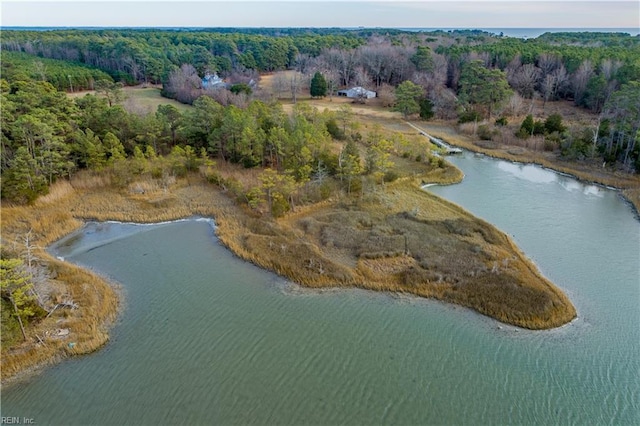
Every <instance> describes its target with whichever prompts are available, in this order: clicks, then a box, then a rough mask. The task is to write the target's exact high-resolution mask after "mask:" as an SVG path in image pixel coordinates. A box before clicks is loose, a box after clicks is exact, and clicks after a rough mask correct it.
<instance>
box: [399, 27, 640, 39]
mask: <svg viewBox="0 0 640 426" xmlns="http://www.w3.org/2000/svg"><path fill="white" fill-rule="evenodd" d="M398 29H400V30H406V31H425V32H430V31H455V30H460V31H464V30H480V31H486V32H488V33H493V34H496V35H499V34H500V33H502V34H503V35H504V36H505V37H514V38H537V37H540V36H541V35H542V34H544V33H581V32H590V33H628V34H630V35H632V36H638V35H640V28H398Z"/></svg>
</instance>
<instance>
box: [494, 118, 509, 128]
mask: <svg viewBox="0 0 640 426" xmlns="http://www.w3.org/2000/svg"><path fill="white" fill-rule="evenodd" d="M507 124H508V122H507V117H504V116H503V117H500V118H498V119H497V120H496V126H506V125H507Z"/></svg>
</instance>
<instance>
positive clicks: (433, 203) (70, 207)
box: [2, 166, 576, 386]
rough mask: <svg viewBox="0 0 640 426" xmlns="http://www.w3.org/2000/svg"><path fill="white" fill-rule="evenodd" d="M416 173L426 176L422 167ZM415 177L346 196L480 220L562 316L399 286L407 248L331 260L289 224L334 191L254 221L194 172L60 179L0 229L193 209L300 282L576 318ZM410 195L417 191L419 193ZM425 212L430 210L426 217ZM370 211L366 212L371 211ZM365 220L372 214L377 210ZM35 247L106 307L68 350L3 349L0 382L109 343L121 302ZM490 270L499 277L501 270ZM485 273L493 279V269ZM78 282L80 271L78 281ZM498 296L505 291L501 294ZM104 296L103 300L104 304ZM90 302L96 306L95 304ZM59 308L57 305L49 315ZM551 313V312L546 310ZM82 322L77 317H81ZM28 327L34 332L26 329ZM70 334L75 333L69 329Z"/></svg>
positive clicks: (237, 249) (247, 252) (241, 250)
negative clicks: (108, 182)
mask: <svg viewBox="0 0 640 426" xmlns="http://www.w3.org/2000/svg"><path fill="white" fill-rule="evenodd" d="M449 167H450V168H451V169H452V170H453V169H455V170H456V171H457V173H458V174H457V178H456V179H452V177H451V176H443V174H442V173H440V174H436V175H435V176H430V177H431V178H432V179H434V180H436V181H437V180H440V181H442V183H448V184H451V183H452V180H459V179H461V177H462V173H461V172H460V171H459V170H458V169H457V168H453V167H452V166H449ZM423 177H425V178H428V177H427V176H423ZM438 178H439V179H438ZM416 179H417V180H416ZM419 179H420V177H417V178H401V179H399V180H398V181H397V182H394V183H390V184H387V187H386V188H385V189H382V190H381V191H380V192H376V193H375V196H374V197H373V198H372V199H371V200H369V201H366V202H365V205H364V206H360V207H358V203H357V202H356V204H353V207H356V208H363V209H364V210H362V211H363V212H374V213H375V214H380V215H382V216H381V217H387V216H389V215H390V216H389V217H391V216H393V217H396V216H397V215H400V217H401V216H402V215H406V213H404V211H401V210H398V206H400V205H406V204H407V203H406V202H403V200H404V201H406V199H409V200H413V201H414V202H415V203H416V204H415V205H416V206H418V205H419V206H421V208H420V209H419V210H420V211H421V212H422V211H424V212H425V213H424V215H427V216H424V215H423V216H424V217H422V218H416V219H411V218H409V222H410V223H418V224H420V223H440V222H438V221H440V220H443V219H442V218H443V217H444V218H458V219H455V220H462V221H463V223H466V222H464V221H468V222H469V224H467V225H463V226H477V227H479V228H478V231H474V232H478V233H480V235H484V237H480V239H479V240H477V239H476V240H474V241H477V244H485V243H483V242H482V241H484V240H483V238H484V239H487V238H489V239H490V240H492V241H493V242H491V243H488V244H489V245H487V250H489V251H488V253H493V251H494V250H497V251H496V255H499V256H506V255H507V254H509V256H515V258H518V259H519V260H514V262H516V264H517V265H522V266H517V265H516V269H517V270H519V271H521V272H517V273H518V274H520V273H524V274H525V276H527V277H529V278H523V279H525V281H526V280H529V279H533V280H535V281H539V282H540V283H542V287H535V286H538V284H535V286H534V287H535V288H540V289H542V290H536V291H543V292H548V295H549V296H550V297H553V298H556V297H558V298H559V299H557V304H558V305H560V306H565V304H566V307H567V309H568V311H567V312H566V313H567V314H568V316H566V319H562V318H564V317H562V316H561V317H560V319H554V320H553V321H552V322H549V323H545V322H544V321H543V322H541V323H531V324H530V325H529V326H526V325H523V324H522V323H517V322H514V319H511V320H510V318H512V317H510V314H506V315H505V314H500V312H494V311H490V310H489V311H487V309H486V308H483V304H484V303H485V302H481V301H480V302H477V301H476V302H474V300H476V299H477V298H478V297H480V299H478V300H481V299H482V297H484V296H483V295H482V294H480V295H478V294H476V295H475V296H472V297H471V298H470V299H466V296H464V295H463V294H461V295H459V296H456V295H455V294H453V296H452V294H450V293H451V291H454V293H455V291H456V290H455V288H457V287H449V286H448V285H447V284H446V283H445V282H443V283H442V284H439V282H440V281H438V283H433V284H429V285H428V286H427V287H425V286H423V285H420V286H418V287H411V286H409V287H407V286H406V284H402V282H401V281H398V278H397V277H396V275H397V273H398V272H397V271H398V270H397V267H398V264H400V265H402V264H404V265H405V266H406V263H407V262H409V263H410V264H413V263H415V261H413V260H411V258H409V257H407V255H406V254H401V253H398V252H395V253H392V254H390V256H391V257H388V255H386V254H385V255H383V257H377V255H375V256H374V257H373V258H370V257H365V258H360V259H359V260H358V259H357V258H356V264H355V265H354V266H351V267H350V266H347V265H346V264H343V263H342V262H341V261H339V260H338V261H336V259H335V257H332V256H331V253H328V252H326V249H321V248H320V247H321V246H320V245H317V246H316V245H314V244H313V242H312V241H311V242H309V241H310V240H304V241H305V244H299V240H300V236H301V234H300V232H301V230H300V229H298V228H297V226H298V224H299V221H300V220H302V219H305V218H307V219H309V218H311V219H313V217H314V215H317V214H322V213H323V212H325V211H329V212H331V211H333V212H336V213H338V214H339V213H340V209H341V207H339V204H340V203H344V202H345V200H342V201H340V200H339V199H338V200H336V199H333V200H330V201H329V202H327V203H320V205H318V206H315V205H312V206H308V207H307V208H306V209H305V207H303V208H302V209H300V210H299V211H295V212H292V213H290V214H289V215H287V216H285V217H284V218H283V219H279V220H271V219H269V220H262V221H261V220H260V219H258V218H256V217H253V216H252V215H251V214H249V212H247V211H246V210H245V209H244V208H243V207H242V206H241V205H238V204H237V203H236V201H234V200H231V199H230V198H229V197H227V196H226V195H225V194H224V193H222V191H220V190H219V189H215V188H213V187H212V186H210V185H209V184H206V183H205V182H203V181H202V180H201V179H200V180H195V179H193V177H192V178H191V179H185V181H182V182H179V183H177V184H176V187H175V188H172V189H171V190H170V192H169V194H157V193H156V194H147V195H145V196H144V197H140V196H136V195H133V194H125V193H122V192H121V191H114V190H112V189H109V188H90V189H75V188H73V187H72V185H71V184H69V183H67V189H66V192H64V191H63V193H62V195H60V196H58V198H57V199H53V200H47V201H46V202H37V203H36V205H35V206H32V207H16V208H5V209H3V214H4V215H5V218H7V216H8V220H4V221H3V224H2V226H3V234H4V237H6V236H7V234H9V235H12V234H13V235H14V236H15V235H19V232H20V229H22V230H23V231H24V228H25V227H28V226H31V227H32V229H33V228H36V234H37V235H39V237H40V239H39V241H38V243H40V244H41V245H44V246H47V247H48V246H49V245H51V244H52V243H54V242H55V241H59V240H60V239H61V238H64V237H65V236H67V235H70V234H72V233H73V232H76V231H77V230H79V229H81V228H82V226H84V224H85V223H86V222H87V221H89V220H95V221H116V222H125V223H126V222H128V223H135V224H153V223H163V222H170V221H175V220H189V219H190V218H194V217H198V216H199V217H202V218H204V220H210V221H211V222H212V225H213V228H214V232H215V234H216V236H217V237H218V239H219V241H220V243H221V244H222V245H223V246H224V247H225V248H227V249H228V250H230V251H231V252H232V253H233V254H234V255H235V256H237V257H238V258H240V259H243V260H244V261H248V262H251V263H253V264H255V265H257V266H259V267H261V268H263V269H265V270H268V271H271V272H273V273H276V274H278V275H280V276H282V277H285V278H286V279H288V280H290V281H292V282H295V283H296V284H298V285H300V286H303V287H308V288H331V287H354V288H361V289H366V290H371V291H385V292H391V293H408V294H412V295H414V296H416V297H422V298H429V299H434V300H440V301H444V302H447V303H449V304H452V305H457V306H461V307H466V308H470V309H472V310H474V311H476V312H478V313H480V314H482V315H484V316H489V317H492V318H493V319H495V320H497V321H499V322H502V323H504V324H508V325H513V326H516V327H523V328H529V329H551V328H555V327H558V326H561V325H563V324H566V323H569V322H571V321H572V320H573V319H574V318H575V316H576V315H575V309H574V308H573V305H572V304H571V302H570V301H569V300H568V298H566V296H565V295H564V293H563V292H562V290H561V289H560V288H558V287H556V286H555V285H554V284H553V283H551V282H550V281H548V280H547V279H546V278H545V277H544V276H542V275H541V274H540V273H539V271H538V270H537V267H536V265H535V264H534V263H532V262H531V261H530V260H528V259H527V258H526V256H525V255H524V254H523V253H522V252H521V251H520V250H519V248H518V247H517V246H516V245H515V243H514V242H513V241H511V240H510V239H509V237H508V236H506V235H505V234H504V233H502V232H501V231H499V230H497V229H496V228H495V227H493V225H491V224H489V223H487V222H485V221H483V220H481V219H479V218H476V217H475V216H473V215H471V214H470V213H469V212H467V211H466V210H464V209H462V208H461V207H460V206H457V205H456V204H454V203H451V202H449V201H447V200H444V199H441V198H440V197H437V196H435V195H433V194H429V193H428V192H426V191H424V190H423V189H422V188H420V186H419ZM418 194H422V195H418ZM157 197H160V199H161V200H165V201H166V203H164V202H163V203H160V207H158V198H157ZM163 197H164V198H163ZM376 197H377V198H376ZM394 197H396V198H394ZM397 197H405V198H397ZM416 197H417V198H419V200H418V199H417V198H416ZM165 204H168V205H169V206H170V207H168V208H166V206H165ZM385 206H386V207H385ZM390 206H393V207H390ZM353 207H351V208H353ZM431 207H435V209H436V210H438V209H444V210H442V211H441V212H437V211H430V210H433V209H431ZM345 214H346V213H345ZM371 214H373V213H371ZM421 214H422V213H421ZM434 214H435V216H433V215H434ZM374 216H375V215H374ZM374 216H372V218H373V217H374ZM42 217H50V218H53V222H46V221H42V220H41V218H42ZM376 217H377V216H376ZM80 218H82V219H80ZM18 219H20V220H18ZM22 219H24V220H22ZM372 220H374V221H375V220H379V219H372ZM412 221H413V222H412ZM434 221H436V222H434ZM18 222H19V223H18ZM375 223H377V222H375ZM383 225H384V224H383ZM262 226H266V227H267V228H269V229H270V231H269V232H270V233H272V232H275V234H274V236H273V237H268V236H267V234H262V233H261V232H260V231H259V230H256V229H258V228H260V227H262ZM27 229H28V228H27ZM434 229H436V228H434ZM7 231H8V232H7ZM425 232H426V231H425ZM439 232H444V234H441V235H443V236H445V237H447V238H449V239H450V241H453V242H456V241H457V242H458V243H459V242H461V241H462V240H461V237H460V236H457V232H460V231H453V232H452V231H450V230H448V228H445V229H444V230H442V229H441V230H440V231H439ZM464 232H467V231H464ZM494 234H495V235H494ZM438 235H440V234H438ZM418 237H419V235H418ZM303 238H304V237H303ZM465 238H467V237H465ZM474 238H475V237H474ZM266 239H268V240H269V241H271V242H276V243H278V242H280V243H282V242H284V243H286V244H287V245H289V246H290V247H291V249H292V250H294V251H295V252H296V254H297V255H299V254H300V253H302V256H306V257H304V258H305V259H308V258H312V259H318V260H319V261H320V262H321V265H323V268H324V269H325V270H326V271H320V273H316V272H313V273H311V272H309V271H308V270H307V268H306V267H305V266H303V264H304V262H298V263H296V262H295V261H292V262H293V263H291V264H287V263H286V261H287V260H288V259H286V258H287V257H288V256H283V255H282V253H280V251H278V252H277V253H269V252H268V250H267V249H265V248H264V247H262V245H263V244H264V243H265V241H266ZM296 244H298V245H299V247H298V246H296ZM405 244H406V243H405ZM455 244H457V243H455ZM474 244H476V243H474ZM265 247H266V246H265ZM38 255H39V256H41V257H42V258H43V259H45V261H46V262H48V263H49V264H50V266H51V267H54V268H55V269H56V271H58V274H59V276H61V277H60V280H63V282H65V284H66V285H67V286H69V287H70V288H71V287H73V286H77V287H78V288H81V287H82V285H81V284H79V283H76V284H74V283H73V282H71V281H69V279H68V278H67V281H64V279H65V276H64V274H63V272H65V273H66V274H67V275H68V276H71V274H76V275H77V274H80V275H81V276H82V277H83V278H84V277H88V276H91V277H93V279H94V280H97V281H99V282H100V283H101V287H100V292H98V287H96V293H99V294H98V297H97V299H95V300H94V301H93V302H92V301H84V302H83V303H82V304H81V306H82V308H83V309H85V311H84V312H85V313H86V312H87V311H86V309H88V310H89V311H91V312H93V311H94V310H97V309H95V308H96V306H102V305H107V306H106V308H105V307H104V306H103V309H102V310H100V312H99V314H97V316H96V315H93V316H92V321H93V323H92V324H91V325H90V326H89V327H88V328H89V330H88V331H87V333H86V334H85V335H83V336H84V340H80V339H77V340H78V344H77V346H76V347H75V348H74V349H71V350H69V349H68V348H66V347H65V343H66V340H65V341H64V342H62V344H58V345H57V346H54V347H53V348H51V349H53V350H49V351H48V352H47V353H46V354H33V356H32V358H30V360H29V358H28V359H27V360H26V361H25V360H24V359H23V360H21V362H23V363H24V364H14V365H10V367H11V368H9V369H7V368H6V363H7V354H6V353H5V352H4V351H3V354H2V355H3V360H2V361H3V362H2V364H3V368H2V384H3V385H5V386H6V385H8V384H10V383H14V382H16V381H21V380H22V379H23V378H27V377H30V376H31V375H33V374H36V373H38V372H40V371H41V370H42V368H45V367H46V366H48V365H51V364H52V363H56V362H58V361H61V360H63V359H65V358H67V357H69V356H73V355H80V354H86V353H91V352H94V351H96V350H98V349H100V348H101V347H103V346H104V345H105V344H106V343H107V342H108V340H109V331H110V329H111V327H112V325H113V323H114V321H116V320H117V318H118V315H119V313H120V312H121V309H122V303H123V299H124V298H123V294H122V291H121V289H120V291H119V290H118V285H117V284H114V283H112V282H109V281H108V279H107V278H106V277H103V276H100V275H98V274H96V273H95V272H93V271H90V270H86V269H84V268H81V267H79V266H77V265H74V264H72V263H69V262H65V261H60V260H57V259H55V258H54V256H53V255H52V254H50V253H48V252H46V251H45V252H39V253H38ZM492 256H494V255H492ZM403 262H404V263H403ZM292 265H293V266H292ZM295 265H297V266H295ZM371 268H373V269H371ZM376 268H382V269H376ZM394 268H396V269H394ZM411 268H413V266H411V267H410V269H411ZM436 268H437V267H436ZM375 271H378V272H375ZM437 271H438V269H436V272H437ZM325 272H326V273H325ZM501 274H502V273H501ZM491 276H493V277H500V275H491ZM84 279H88V278H84ZM479 279H480V278H479ZM488 279H490V280H495V279H497V278H488ZM485 280H486V278H485ZM82 281H83V280H82V279H81V280H80V282H82ZM97 281H96V282H97ZM427 282H428V281H427ZM480 282H482V281H479V282H478V283H479V285H480ZM416 285H417V284H416ZM527 285H529V284H527ZM534 287H532V288H534ZM477 291H480V290H477ZM477 291H476V292H477ZM486 297H491V296H486ZM505 297H506V298H507V299H508V296H505ZM545 297H546V296H545ZM74 300H75V296H74ZM105 301H107V302H108V303H104V302H105ZM478 303H480V304H478ZM554 303H556V302H554ZM94 304H96V305H95V306H94ZM557 309H565V308H557ZM492 312H493V313H492ZM521 313H522V312H521ZM59 314H60V313H59V312H58V315H59ZM58 315H53V316H52V317H51V318H52V319H55V318H56V317H58ZM553 315H554V318H555V314H553ZM79 317H82V315H80V314H79ZM513 318H515V317H513ZM58 319H59V317H58ZM82 321H84V318H83V320H82ZM44 322H45V321H43V323H44ZM534 324H538V325H534ZM544 324H546V325H544ZM46 326H47V325H46V324H44V325H41V324H38V325H36V326H35V327H36V328H35V331H36V332H40V331H39V330H42V329H43V328H45V327H46ZM80 326H81V325H80V324H76V325H75V326H74V327H77V328H78V329H80ZM49 327H50V324H49ZM71 329H72V333H73V334H72V335H74V338H75V337H79V336H80V335H81V334H82V332H81V330H79V331H76V329H75V328H73V327H71ZM32 331H33V330H32ZM30 334H31V335H33V334H32V333H30ZM76 334H77V335H78V336H75V335H76ZM48 343H49V340H47V344H48ZM31 346H32V347H31V349H30V350H31V351H36V352H37V349H34V348H36V346H35V344H33V342H32V344H31Z"/></svg>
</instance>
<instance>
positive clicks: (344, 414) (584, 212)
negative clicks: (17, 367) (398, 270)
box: [2, 154, 640, 424]
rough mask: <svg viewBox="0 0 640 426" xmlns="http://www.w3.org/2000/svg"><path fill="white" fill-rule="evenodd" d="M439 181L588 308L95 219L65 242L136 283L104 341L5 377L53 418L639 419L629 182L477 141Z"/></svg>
mask: <svg viewBox="0 0 640 426" xmlns="http://www.w3.org/2000/svg"><path fill="white" fill-rule="evenodd" d="M452 161H453V162H455V163H456V165H457V166H458V167H460V168H461V169H462V170H463V171H464V172H465V174H466V176H467V178H466V179H465V181H464V182H463V183H462V184H460V185H455V186H450V187H433V188H430V190H432V191H433V192H436V193H439V194H440V195H442V196H444V197H445V198H448V199H451V200H453V201H454V202H457V203H458V204H461V205H462V206H463V207H465V208H467V209H468V210H470V211H471V212H472V213H474V214H476V215H478V216H480V217H483V218H485V219H487V220H489V221H490V222H492V223H494V224H496V225H497V226H498V227H499V228H501V229H502V230H504V231H505V232H507V233H509V234H511V235H512V236H513V238H514V239H515V240H516V242H517V243H518V244H519V245H520V247H521V248H522V249H523V251H524V252H525V253H526V254H527V255H529V256H530V257H531V258H532V259H533V260H534V261H535V262H536V263H537V264H538V265H539V267H540V268H541V270H542V272H543V273H544V274H545V275H546V276H547V277H549V278H550V279H551V280H552V281H554V282H555V283H556V284H557V285H559V286H560V287H561V288H562V289H563V290H565V291H566V292H567V293H568V295H569V297H570V298H571V300H572V301H573V302H574V303H575V305H576V307H577V309H578V314H579V318H578V319H577V320H575V321H574V322H572V323H571V324H569V325H566V326H564V327H562V328H559V329H555V330H551V331H535V332H534V331H527V330H521V329H517V328H514V327H510V326H505V325H503V324H500V323H498V322H496V321H493V320H491V319H489V318H486V317H483V316H481V315H478V314H475V313H474V312H471V311H469V310H467V309H464V308H459V307H456V306H452V305H447V304H443V303H439V302H433V301H428V300H422V299H418V298H413V297H402V296H396V295H389V294H379V293H372V292H366V291H360V290H326V291H311V290H306V289H303V288H301V287H299V286H297V285H294V284H291V283H288V282H287V281H285V280H283V279H281V278H279V277H277V276H275V275H273V274H270V273H268V272H265V271H263V270H261V269H258V268H256V267H255V266H253V265H251V264H248V263H246V262H243V261H241V260H239V259H237V258H236V257H234V256H233V255H232V254H230V253H229V251H227V250H226V249H225V248H223V247H222V246H221V245H220V244H219V243H218V241H217V239H216V237H215V235H214V230H213V226H212V223H211V222H209V221H202V220H201V221H196V220H191V221H182V222H176V223H168V224H158V225H147V226H142V225H130V224H118V223H100V224H93V223H92V224H88V225H87V226H86V227H85V228H84V229H83V230H82V231H81V232H79V233H77V234H76V235H75V236H71V237H70V238H67V239H66V240H63V241H62V242H61V243H59V244H58V245H57V246H56V247H54V248H53V250H54V251H55V253H56V254H57V255H58V256H61V257H64V258H65V259H66V260H68V261H72V262H75V263H79V264H81V265H85V266H87V267H90V268H92V269H94V270H96V271H98V272H100V273H103V274H105V275H107V276H109V277H110V278H112V279H114V280H117V281H118V282H120V283H122V284H123V288H124V293H125V296H124V305H125V306H124V311H123V314H122V316H121V318H120V321H119V323H118V324H117V325H116V327H115V328H114V330H113V332H112V340H111V341H110V342H109V344H108V345H107V346H106V347H105V348H104V349H103V350H101V351H99V352H97V353H95V354H92V355H89V356H85V357H80V358H77V359H72V360H69V361H66V362H64V363H62V364H60V365H57V366H55V367H53V368H50V369H48V370H46V371H45V372H43V373H42V374H41V375H39V376H37V377H34V378H32V379H29V380H28V381H25V382H22V383H18V384H16V385H13V386H11V387H9V388H8V389H4V390H3V392H2V416H20V417H28V418H33V419H34V420H35V421H36V422H37V423H38V424H175V423H185V424H212V423H215V424H219V423H222V424H238V423H240V424H310V423H321V424H382V423H393V424H398V423H401V424H425V423H437V424H461V423H465V424H468V423H484V424H486V423H518V424H551V423H553V424H555V423H573V424H601V423H614V424H632V423H636V424H637V423H638V422H639V421H640V414H639V412H640V403H639V400H640V383H639V378H638V371H640V357H638V353H639V349H640V343H639V342H640V331H639V328H638V324H639V323H640V305H639V303H638V301H639V299H640V292H639V273H640V272H639V271H640V259H639V253H640V252H639V250H640V224H639V223H638V221H637V220H636V219H635V218H634V215H633V213H632V212H631V209H630V208H629V206H628V205H626V204H625V203H624V202H623V201H621V200H620V198H619V197H618V195H617V194H616V193H615V192H614V191H609V190H606V189H603V188H600V187H595V186H590V185H583V184H581V183H579V182H576V181H575V180H573V179H571V178H566V177H564V176H560V175H557V174H555V173H552V172H549V171H546V170H543V169H540V168H537V167H535V166H521V165H514V164H511V163H506V162H502V161H496V160H492V159H488V158H485V157H477V156H474V155H471V154H464V155H463V156H461V157H458V158H454V159H452Z"/></svg>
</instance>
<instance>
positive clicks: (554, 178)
mask: <svg viewBox="0 0 640 426" xmlns="http://www.w3.org/2000/svg"><path fill="white" fill-rule="evenodd" d="M497 165H498V168H499V169H500V170H502V171H505V172H507V173H510V174H511V175H513V176H515V177H517V178H518V179H523V180H526V181H529V182H533V183H556V182H557V183H558V184H559V185H560V186H561V187H562V188H564V189H565V190H567V191H569V192H582V193H583V194H584V195H594V196H596V197H602V196H603V189H602V188H601V187H599V186H597V185H590V184H584V183H582V182H580V181H577V180H575V179H574V178H572V177H570V176H568V175H563V174H561V173H558V172H555V171H551V170H547V169H544V168H542V167H540V166H536V165H533V164H519V163H510V162H507V161H498V163H497Z"/></svg>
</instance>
